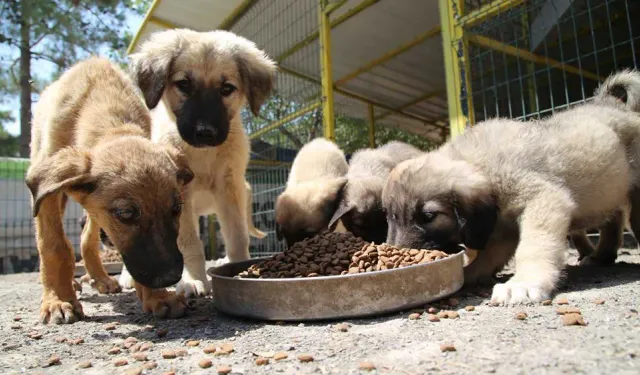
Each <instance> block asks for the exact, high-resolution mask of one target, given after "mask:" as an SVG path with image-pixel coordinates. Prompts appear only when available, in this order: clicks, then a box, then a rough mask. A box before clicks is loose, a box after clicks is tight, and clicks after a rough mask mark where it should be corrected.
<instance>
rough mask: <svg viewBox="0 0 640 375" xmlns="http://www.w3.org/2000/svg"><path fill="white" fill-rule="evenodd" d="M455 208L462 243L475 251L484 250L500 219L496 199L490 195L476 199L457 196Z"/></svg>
mask: <svg viewBox="0 0 640 375" xmlns="http://www.w3.org/2000/svg"><path fill="white" fill-rule="evenodd" d="M453 207H454V208H453V209H454V213H455V215H456V219H457V220H458V229H459V231H460V237H461V238H462V242H463V243H464V244H465V246H467V247H469V248H471V249H474V250H482V249H484V248H485V247H486V246H487V242H488V241H489V237H490V236H491V233H492V232H493V229H494V227H495V225H496V221H497V219H498V206H497V204H496V202H495V199H494V198H493V197H491V196H490V195H484V196H476V197H474V198H470V197H465V196H460V195H457V196H456V197H455V198H454V204H453Z"/></svg>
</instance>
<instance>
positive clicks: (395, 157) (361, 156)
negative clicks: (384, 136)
mask: <svg viewBox="0 0 640 375" xmlns="http://www.w3.org/2000/svg"><path fill="white" fill-rule="evenodd" d="M422 154H423V152H422V151H420V150H418V149H417V148H415V147H413V146H411V145H408V144H406V143H402V142H389V143H387V144H385V145H383V146H380V147H379V148H377V149H371V148H367V149H363V150H359V151H357V152H356V153H355V154H353V156H352V157H351V160H350V162H349V171H348V172H347V184H346V185H345V186H344V188H343V189H342V193H341V199H340V203H339V205H338V209H337V210H336V213H335V214H334V215H333V218H332V219H331V221H330V223H329V227H333V226H334V224H335V223H336V222H337V221H338V220H342V223H343V225H344V227H345V229H346V230H348V231H349V232H351V233H353V234H354V235H355V236H358V237H361V238H363V239H364V240H365V241H372V242H375V243H382V242H384V241H385V239H386V236H387V230H388V225H387V216H386V214H385V212H384V209H383V207H382V189H383V188H384V184H385V182H386V181H387V177H389V173H391V170H392V169H393V168H394V167H395V166H396V165H398V164H399V163H400V162H403V161H405V160H408V159H412V158H415V157H418V156H420V155H422Z"/></svg>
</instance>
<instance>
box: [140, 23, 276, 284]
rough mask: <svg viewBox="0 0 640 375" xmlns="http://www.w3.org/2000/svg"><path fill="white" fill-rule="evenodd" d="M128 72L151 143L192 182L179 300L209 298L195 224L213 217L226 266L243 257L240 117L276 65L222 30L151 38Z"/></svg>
mask: <svg viewBox="0 0 640 375" xmlns="http://www.w3.org/2000/svg"><path fill="white" fill-rule="evenodd" d="M130 71H131V74H132V76H133V77H134V80H135V81H136V82H137V83H138V86H139V87H140V88H141V90H142V92H143V94H144V98H145V101H146V103H147V106H148V107H149V108H150V109H151V110H152V111H151V116H152V121H153V128H152V134H151V136H152V140H153V141H154V142H156V143H160V144H169V145H173V146H176V147H178V148H179V149H181V150H182V152H183V153H184V154H185V155H186V157H187V160H188V162H189V166H190V168H191V169H192V170H193V172H194V175H195V178H194V180H193V182H192V183H191V185H190V189H189V190H188V191H187V192H186V193H185V195H184V196H183V199H184V210H183V214H182V216H181V219H180V234H179V236H178V246H179V248H180V251H181V252H182V254H183V256H184V266H185V269H184V273H183V275H182V279H181V280H180V282H179V283H178V285H177V286H176V291H177V292H184V294H185V296H201V295H205V294H207V293H209V292H210V290H211V285H210V282H209V280H208V278H207V275H206V272H205V254H204V247H203V245H202V242H201V240H200V236H199V233H198V231H199V227H198V218H199V217H200V216H202V215H210V214H215V215H216V218H217V219H218V220H219V222H220V227H221V232H222V237H223V239H224V243H225V245H226V250H227V256H228V259H229V261H231V262H236V261H241V260H246V259H249V228H248V225H247V220H248V218H247V212H248V209H247V189H246V185H245V184H246V180H245V172H246V169H247V165H248V163H249V148H250V146H249V138H248V137H247V134H246V133H245V131H244V127H243V125H242V116H241V111H242V108H243V107H244V106H245V104H247V103H248V105H249V108H250V109H251V112H252V113H253V115H255V116H257V115H258V114H259V111H260V108H261V106H262V104H263V103H264V101H265V100H266V99H267V97H268V96H269V95H270V93H271V91H272V89H273V85H274V80H275V71H276V64H275V63H274V62H273V61H272V60H271V59H269V58H268V57H267V56H266V54H265V53H264V52H263V51H262V50H260V49H258V48H257V47H256V45H255V44H254V43H253V42H251V41H249V40H247V39H245V38H243V37H240V36H238V35H235V34H233V33H231V32H228V31H222V30H216V31H211V32H197V31H193V30H188V29H174V30H167V31H161V32H156V33H154V34H152V35H151V36H150V38H149V39H148V40H147V41H145V42H144V43H142V44H141V45H140V47H139V49H138V50H137V52H135V53H134V54H132V55H131V56H130Z"/></svg>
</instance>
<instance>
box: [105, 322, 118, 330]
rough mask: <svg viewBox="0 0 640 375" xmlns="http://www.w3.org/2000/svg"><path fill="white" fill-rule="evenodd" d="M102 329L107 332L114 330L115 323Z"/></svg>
mask: <svg viewBox="0 0 640 375" xmlns="http://www.w3.org/2000/svg"><path fill="white" fill-rule="evenodd" d="M104 329H105V330H107V331H113V330H115V329H116V324H115V323H109V324H105V325H104Z"/></svg>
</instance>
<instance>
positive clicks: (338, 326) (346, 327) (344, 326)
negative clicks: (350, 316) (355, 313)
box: [335, 323, 349, 332]
mask: <svg viewBox="0 0 640 375" xmlns="http://www.w3.org/2000/svg"><path fill="white" fill-rule="evenodd" d="M335 327H336V330H338V331H340V332H347V331H348V330H349V325H348V324H347V323H339V324H336V326H335Z"/></svg>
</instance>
